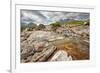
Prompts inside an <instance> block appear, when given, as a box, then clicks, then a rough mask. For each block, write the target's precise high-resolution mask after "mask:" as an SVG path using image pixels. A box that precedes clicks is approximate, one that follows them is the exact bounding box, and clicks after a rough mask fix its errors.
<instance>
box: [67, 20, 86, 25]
mask: <svg viewBox="0 0 100 73" xmlns="http://www.w3.org/2000/svg"><path fill="white" fill-rule="evenodd" d="M84 22H86V21H78V20H74V21H68V22H65V24H68V25H70V24H71V25H79V24H84Z"/></svg>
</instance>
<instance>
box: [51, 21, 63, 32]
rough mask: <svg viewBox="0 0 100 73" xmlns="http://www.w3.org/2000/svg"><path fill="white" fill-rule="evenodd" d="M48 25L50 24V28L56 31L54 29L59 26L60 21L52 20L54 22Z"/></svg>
mask: <svg viewBox="0 0 100 73" xmlns="http://www.w3.org/2000/svg"><path fill="white" fill-rule="evenodd" d="M50 25H51V26H52V30H53V31H56V29H57V28H58V27H60V26H61V23H60V22H54V23H51V24H50Z"/></svg>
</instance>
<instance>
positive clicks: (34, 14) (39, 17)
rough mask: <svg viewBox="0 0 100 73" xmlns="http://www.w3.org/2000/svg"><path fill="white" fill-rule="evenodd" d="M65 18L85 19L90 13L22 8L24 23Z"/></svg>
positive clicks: (47, 22)
mask: <svg viewBox="0 0 100 73" xmlns="http://www.w3.org/2000/svg"><path fill="white" fill-rule="evenodd" d="M65 18H72V19H84V18H89V14H88V13H78V12H54V11H36V10H21V22H23V23H29V22H33V23H36V24H40V23H42V24H50V23H51V22H54V21H59V20H60V19H65Z"/></svg>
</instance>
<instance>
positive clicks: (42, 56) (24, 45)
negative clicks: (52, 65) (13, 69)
mask: <svg viewBox="0 0 100 73" xmlns="http://www.w3.org/2000/svg"><path fill="white" fill-rule="evenodd" d="M60 29H61V28H58V30H59V31H58V30H57V31H55V32H53V31H45V30H38V31H34V30H33V31H27V30H24V31H23V32H21V44H20V45H21V50H20V52H21V63H28V62H47V61H72V60H88V59H89V25H80V26H79V25H78V26H70V27H66V28H63V29H64V30H60ZM80 29H81V30H80Z"/></svg>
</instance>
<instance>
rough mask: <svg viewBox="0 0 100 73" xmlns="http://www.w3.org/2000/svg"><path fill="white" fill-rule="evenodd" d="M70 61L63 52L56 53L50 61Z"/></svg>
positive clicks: (70, 58)
mask: <svg viewBox="0 0 100 73" xmlns="http://www.w3.org/2000/svg"><path fill="white" fill-rule="evenodd" d="M70 60H72V57H71V56H68V53H67V52H66V51H63V50H59V51H57V52H56V53H55V54H54V56H53V57H52V58H51V60H50V61H70Z"/></svg>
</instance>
